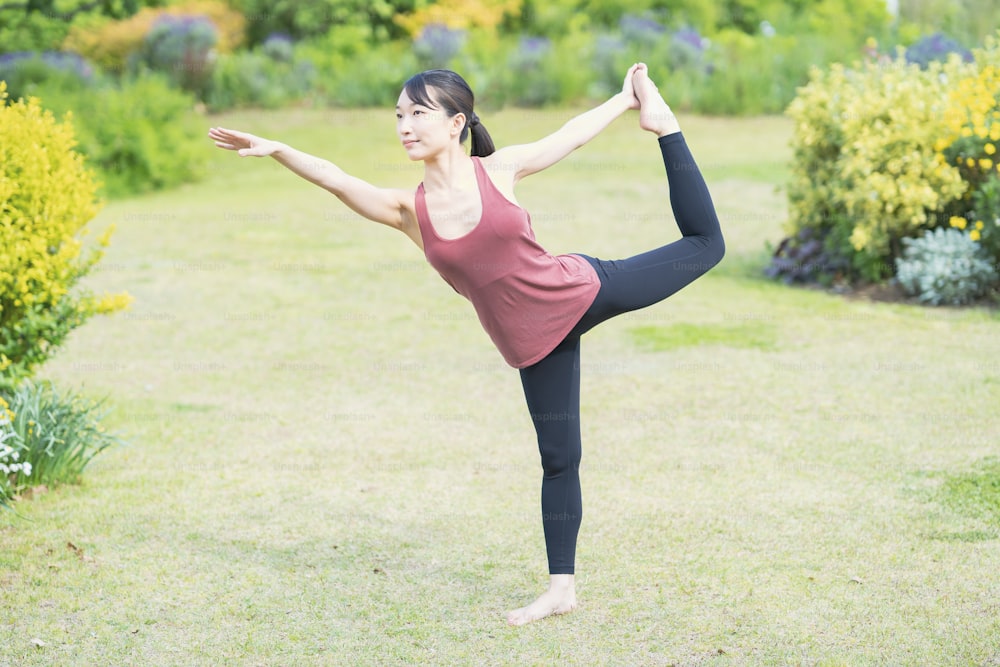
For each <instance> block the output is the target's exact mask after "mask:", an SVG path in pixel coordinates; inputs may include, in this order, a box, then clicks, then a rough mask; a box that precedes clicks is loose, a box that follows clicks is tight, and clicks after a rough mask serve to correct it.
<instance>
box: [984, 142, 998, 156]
mask: <svg viewBox="0 0 1000 667" xmlns="http://www.w3.org/2000/svg"><path fill="white" fill-rule="evenodd" d="M983 150H984V151H986V154H987V155H993V154H994V153H996V152H997V147H996V146H994V145H993V144H986V145H985V146H983Z"/></svg>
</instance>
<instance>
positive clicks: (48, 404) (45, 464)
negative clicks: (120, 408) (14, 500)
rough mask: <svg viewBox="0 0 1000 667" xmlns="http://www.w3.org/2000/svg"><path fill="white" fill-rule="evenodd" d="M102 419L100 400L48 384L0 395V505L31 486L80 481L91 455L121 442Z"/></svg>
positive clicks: (102, 407)
mask: <svg viewBox="0 0 1000 667" xmlns="http://www.w3.org/2000/svg"><path fill="white" fill-rule="evenodd" d="M104 415H105V409H104V403H103V401H94V400H91V399H88V398H86V397H84V396H82V395H80V394H76V393H73V392H62V393H60V392H59V391H57V390H56V389H55V388H54V387H53V386H52V385H51V384H49V383H40V384H35V383H32V382H25V383H23V384H22V385H21V386H20V387H18V388H17V390H16V391H14V392H12V393H10V394H7V395H6V396H4V395H0V476H2V477H0V503H2V502H4V501H5V500H6V499H9V498H10V497H11V496H12V495H13V494H14V493H16V492H17V491H18V490H20V489H22V488H24V487H26V486H28V485H29V484H30V485H39V484H74V483H77V482H79V481H80V476H81V475H82V474H83V471H84V469H85V468H86V467H87V465H88V464H89V463H90V461H91V460H92V459H93V458H94V457H95V456H97V455H98V454H100V453H101V452H102V451H104V450H105V449H107V448H108V447H110V446H112V445H115V444H120V443H121V440H120V438H119V437H118V436H117V435H115V434H112V433H107V432H106V431H105V430H104V427H103V426H101V419H102V418H103V417H104ZM5 453H6V454H7V461H8V462H7V463H6V464H4V462H3V461H4V454H5ZM5 494H6V498H5V497H4V496H5Z"/></svg>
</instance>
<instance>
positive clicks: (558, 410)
mask: <svg viewBox="0 0 1000 667" xmlns="http://www.w3.org/2000/svg"><path fill="white" fill-rule="evenodd" d="M629 109H638V110H639V126H640V127H641V128H642V129H644V130H648V131H649V132H652V133H653V134H655V135H656V136H657V141H658V144H659V150H660V153H661V155H662V156H663V164H664V167H665V168H666V172H667V181H668V184H669V188H670V205H671V208H672V209H673V214H674V218H675V220H676V222H677V226H678V228H679V229H680V233H681V238H680V239H679V240H676V241H674V242H672V243H669V244H666V245H663V246H661V247H659V248H656V249H654V250H650V251H648V252H645V253H642V254H640V255H636V256H634V257H629V258H627V259H622V260H600V259H595V258H593V257H590V256H588V255H582V254H567V255H558V256H553V255H551V254H549V253H548V252H546V251H545V250H544V249H543V248H542V247H541V246H540V245H539V244H538V243H537V242H536V241H535V237H534V234H533V232H532V229H531V223H530V218H529V217H528V213H527V212H526V211H525V210H524V209H522V208H521V207H520V206H519V205H518V204H517V203H516V201H517V200H516V199H515V197H514V186H515V185H516V184H517V183H518V181H520V180H521V179H522V178H524V177H525V176H530V175H531V174H534V173H537V172H539V171H542V170H543V169H545V168H547V167H550V166H552V165H553V164H555V163H557V162H559V161H560V160H561V159H563V158H564V157H566V156H567V155H569V153H571V152H572V151H573V150H575V149H577V148H579V147H580V146H582V145H584V144H585V143H587V142H588V141H590V140H591V139H593V138H594V137H595V136H596V135H597V134H598V133H599V132H601V130H603V129H604V128H606V127H607V126H608V125H609V124H610V123H611V122H612V121H613V120H614V119H615V118H617V117H618V116H620V115H621V114H623V113H624V112H625V111H627V110H629ZM396 131H397V134H398V136H399V139H400V141H401V142H402V144H403V147H404V149H405V150H406V153H407V155H408V156H409V158H410V159H411V160H421V161H423V163H424V180H423V182H422V183H421V184H420V185H419V186H418V187H417V189H416V192H414V191H413V190H405V189H385V188H378V187H375V186H373V185H371V184H369V183H367V182H365V181H363V180H360V179H358V178H355V177H353V176H349V175H348V174H346V173H344V171H343V170H341V169H340V168H338V167H336V166H335V165H333V164H332V163H330V162H327V161H325V160H320V159H318V158H315V157H313V156H310V155H307V154H305V153H302V152H301V151H298V150H295V149H293V148H291V147H289V146H287V145H285V144H282V143H279V142H276V141H271V140H268V139H262V138H260V137H256V136H254V135H251V134H247V133H245V132H238V131H235V130H227V129H223V128H218V127H216V128H212V129H211V130H210V131H209V137H210V138H211V139H212V140H214V141H215V145H216V146H218V147H219V148H224V149H228V150H235V151H238V152H239V155H241V156H256V157H263V156H271V157H273V158H274V159H275V160H277V161H278V162H279V163H281V164H282V165H284V166H285V167H287V168H288V169H290V170H291V171H292V172H294V173H296V174H298V175H299V176H301V177H303V178H305V179H306V180H308V181H310V182H312V183H315V184H316V185H319V186H321V187H323V188H325V189H327V190H329V191H330V192H332V193H333V194H335V195H336V196H337V197H338V198H340V200H341V201H343V202H344V203H345V204H347V205H348V206H349V207H351V208H352V209H353V210H355V211H356V212H358V213H359V214H361V215H362V216H364V217H366V218H369V219H371V220H374V221H375V222H380V223H383V224H385V225H389V226H390V227H394V228H396V229H398V230H400V231H402V232H403V233H404V234H406V235H407V236H409V237H410V239H412V240H413V242H414V243H416V244H417V246H418V247H419V248H421V249H422V250H423V252H424V254H425V256H426V258H427V261H428V262H429V263H430V264H431V265H432V266H433V267H434V268H435V269H437V271H438V272H439V273H440V274H441V276H442V277H443V278H444V280H445V281H447V282H448V284H449V285H451V286H452V287H453V288H454V289H455V290H456V291H457V292H459V293H460V294H462V295H463V296H464V297H466V298H468V299H469V300H470V301H471V302H472V305H473V307H474V308H475V310H476V313H477V314H478V315H479V320H480V322H481V323H482V325H483V328H484V329H485V330H486V332H487V333H488V334H489V336H490V338H491V339H492V340H493V342H494V344H495V345H496V346H497V348H498V350H499V351H500V353H501V354H502V355H503V357H504V359H505V360H506V362H507V363H508V364H509V365H511V366H513V367H514V368H517V369H519V371H520V375H521V384H522V387H523V389H524V396H525V399H526V401H527V404H528V411H529V412H530V414H531V419H532V422H533V423H534V426H535V431H536V434H537V436H538V448H539V452H540V453H541V463H542V470H543V476H542V494H541V495H542V527H543V532H544V535H545V548H546V554H547V556H548V564H549V577H550V578H549V587H548V589H547V590H546V591H545V592H544V593H542V594H541V595H540V596H539V597H538V598H537V599H536V600H535V601H534V602H532V603H531V604H529V605H527V606H525V607H522V608H520V609H516V610H514V611H511V612H508V614H507V620H508V622H509V623H511V624H512V625H522V624H524V623H529V622H531V621H535V620H538V619H540V618H544V617H546V616H549V615H552V614H563V613H566V612H569V611H572V610H573V609H574V608H575V607H576V591H575V586H574V565H575V554H576V540H577V533H578V531H579V528H580V520H581V517H582V514H583V509H582V501H581V496H580V476H579V466H580V457H581V447H580V337H581V336H582V335H583V334H584V333H585V332H587V331H589V330H590V329H591V328H592V327H594V326H595V325H597V324H599V323H601V322H603V321H604V320H607V319H608V318H611V317H614V316H615V315H619V314H621V313H625V312H628V311H632V310H636V309H638V308H643V307H646V306H649V305H652V304H654V303H657V302H659V301H662V300H663V299H665V298H667V297H669V296H670V295H671V294H673V293H674V292H676V291H678V290H679V289H681V288H682V287H684V286H685V285H688V284H689V283H691V282H692V281H693V280H695V279H696V278H698V277H699V276H701V275H702V274H704V273H705V272H706V271H708V270H709V269H710V268H712V267H713V266H715V265H716V264H717V263H718V262H719V261H720V260H721V259H722V256H723V253H724V252H725V245H724V243H723V239H722V232H721V230H720V228H719V220H718V218H717V216H716V214H715V209H714V206H713V204H712V199H711V196H710V195H709V192H708V188H707V187H706V185H705V181H704V179H703V178H702V176H701V173H700V172H699V170H698V168H697V166H696V164H695V162H694V158H693V157H692V156H691V153H690V151H689V150H688V147H687V144H686V142H685V140H684V138H683V135H682V134H681V132H680V127H679V125H678V124H677V120H676V118H675V116H674V114H673V113H672V112H671V110H670V108H669V107H668V106H667V104H666V102H664V101H663V98H662V97H661V96H660V93H659V91H658V90H657V88H656V86H655V85H654V84H653V82H652V81H651V80H650V79H649V76H648V74H647V68H646V66H645V65H644V64H642V63H639V64H636V65H633V66H632V67H631V68H630V69H629V71H628V73H627V74H626V76H625V80H624V83H623V85H622V90H621V92H620V93H618V94H616V95H614V96H613V97H611V98H610V99H609V100H608V101H606V102H604V103H603V104H601V105H600V106H598V107H595V108H594V109H591V110H590V111H587V112H585V113H583V114H580V115H579V116H576V117H575V118H573V119H571V120H570V121H569V122H567V123H566V124H565V125H564V126H563V127H562V128H560V129H559V130H557V131H556V132H554V133H552V134H550V135H549V136H547V137H545V138H543V139H540V140H538V141H535V142H534V143H529V144H522V145H516V146H508V147H504V148H501V149H499V150H495V149H494V146H493V142H492V140H491V139H490V136H489V134H488V133H487V132H486V129H485V128H484V127H483V126H482V124H481V123H480V122H479V117H478V116H477V115H476V113H475V112H474V111H473V94H472V91H471V90H470V89H469V86H468V85H467V84H466V83H465V81H464V80H463V79H462V78H461V77H459V76H458V75H457V74H455V73H454V72H450V71H447V70H430V71H427V72H423V73H421V74H417V75H415V76H413V77H412V78H411V79H410V80H409V81H407V82H406V84H405V86H404V88H403V91H402V93H400V96H399V102H398V105H397V106H396ZM470 135H471V156H470V155H468V154H466V152H465V150H464V149H463V147H462V143H463V142H464V141H465V139H466V138H467V137H468V136H470Z"/></svg>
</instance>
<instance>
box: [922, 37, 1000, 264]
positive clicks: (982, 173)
mask: <svg viewBox="0 0 1000 667" xmlns="http://www.w3.org/2000/svg"><path fill="white" fill-rule="evenodd" d="M967 70H968V71H967V74H966V76H964V77H963V78H961V79H959V80H958V81H956V82H955V83H954V84H953V85H951V86H949V89H948V91H947V103H946V106H945V109H944V125H945V130H944V133H943V134H942V136H941V137H940V139H939V140H938V142H937V144H936V146H935V147H936V148H937V149H938V151H939V152H940V154H941V156H942V159H943V160H944V161H945V162H947V163H948V164H951V165H954V166H955V167H956V168H957V169H958V171H959V173H960V174H961V175H962V179H963V180H964V181H965V183H966V184H967V185H968V190H967V193H966V196H965V197H963V198H962V199H961V200H959V201H958V202H956V205H955V206H954V207H953V209H954V210H953V212H954V214H955V215H954V216H953V217H952V218H951V219H950V222H951V224H952V226H955V227H958V228H959V229H965V227H966V224H968V226H969V235H970V238H972V240H974V241H978V242H980V243H981V244H982V246H983V247H984V248H985V249H986V250H987V252H989V254H990V255H991V256H992V257H993V259H994V260H997V261H1000V48H998V44H997V42H996V41H995V40H993V39H990V40H987V48H985V49H982V50H977V51H976V57H975V60H974V62H973V63H972V64H971V65H970V66H969V67H968V68H967Z"/></svg>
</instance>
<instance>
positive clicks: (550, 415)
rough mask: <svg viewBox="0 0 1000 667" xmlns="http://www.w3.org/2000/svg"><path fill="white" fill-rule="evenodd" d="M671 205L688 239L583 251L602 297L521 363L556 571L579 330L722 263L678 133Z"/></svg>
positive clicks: (570, 542) (574, 500) (564, 521)
mask: <svg viewBox="0 0 1000 667" xmlns="http://www.w3.org/2000/svg"><path fill="white" fill-rule="evenodd" d="M659 144H660V152H661V153H662V154H663V164H664V166H665V167H666V170H667V182H668V183H669V186H670V206H671V208H672V209H673V212H674V218H675V219H676V220H677V226H678V227H679V228H680V231H681V234H682V235H683V238H681V239H680V240H678V241H675V242H673V243H670V244H669V245H665V246H662V247H660V248H657V249H655V250H650V251H649V252H645V253H642V254H641V255H636V256H635V257H629V258H628V259H621V260H601V259H595V258H593V257H589V256H587V255H581V257H584V258H585V259H586V260H587V261H588V262H590V263H591V264H592V265H593V267H594V269H595V270H596V271H597V275H598V276H599V277H600V280H601V289H600V291H599V292H598V294H597V298H596V299H595V300H594V303H593V304H592V305H591V306H590V308H589V309H588V310H587V312H586V313H585V314H584V315H583V317H582V318H581V319H580V321H579V322H578V323H577V325H576V326H575V327H574V328H573V330H572V331H571V332H570V333H569V334H568V335H567V336H566V338H565V339H564V340H563V341H562V342H561V343H560V344H559V345H558V346H557V347H556V348H555V349H554V350H552V352H551V353H549V355H548V356H546V357H545V358H544V359H542V360H541V361H539V362H538V363H536V364H533V365H531V366H528V367H527V368H522V369H521V384H522V386H523V387H524V397H525V399H526V400H527V402H528V410H529V412H530V413H531V419H532V422H534V424H535V432H536V433H537V434H538V450H539V452H540V453H541V457H542V470H543V471H544V475H543V477H542V527H543V529H544V532H545V550H546V553H547V555H548V560H549V573H550V574H573V573H574V564H575V559H576V536H577V533H578V532H579V530H580V520H581V518H582V516H583V502H582V499H581V496H580V470H579V468H580V456H581V448H580V336H582V335H583V334H584V333H586V332H587V331H589V330H590V329H591V328H593V327H594V326H596V325H598V324H600V323H601V322H603V321H605V320H607V319H609V318H612V317H614V316H615V315H620V314H622V313H627V312H629V311H631V310H636V309H638V308H645V307H646V306H650V305H652V304H654V303H657V302H659V301H662V300H663V299H666V298H667V297H668V296H670V295H672V294H673V293H674V292H677V291H678V290H679V289H681V288H682V287H684V286H685V285H688V284H689V283H691V282H692V281H694V280H695V279H696V278H697V277H698V276H701V275H702V274H704V273H705V272H706V271H708V270H709V269H710V268H712V267H713V266H715V265H716V264H718V263H719V260H721V259H722V256H723V254H724V253H725V244H724V243H723V240H722V231H721V229H720V228H719V219H718V217H717V216H716V214H715V207H714V206H713V205H712V198H711V195H710V194H709V192H708V187H707V186H706V185H705V180H704V179H703V178H702V176H701V172H700V171H699V170H698V166H697V165H696V164H695V161H694V158H693V157H692V156H691V151H690V150H689V149H688V147H687V143H686V142H685V141H684V138H683V136H682V135H681V134H680V133H675V134H670V135H667V136H665V137H660V138H659Z"/></svg>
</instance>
